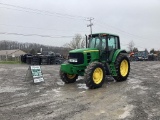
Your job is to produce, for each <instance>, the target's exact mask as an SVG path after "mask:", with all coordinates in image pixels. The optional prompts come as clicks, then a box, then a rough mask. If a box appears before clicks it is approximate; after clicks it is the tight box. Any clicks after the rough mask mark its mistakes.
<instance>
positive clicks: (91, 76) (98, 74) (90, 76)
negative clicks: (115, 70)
mask: <svg viewBox="0 0 160 120" xmlns="http://www.w3.org/2000/svg"><path fill="white" fill-rule="evenodd" d="M105 75H106V73H105V69H104V65H103V64H102V63H100V62H92V63H91V64H89V65H88V66H87V68H86V70H85V74H84V79H85V83H86V86H87V87H89V89H96V88H99V87H102V85H103V83H104V80H105Z"/></svg>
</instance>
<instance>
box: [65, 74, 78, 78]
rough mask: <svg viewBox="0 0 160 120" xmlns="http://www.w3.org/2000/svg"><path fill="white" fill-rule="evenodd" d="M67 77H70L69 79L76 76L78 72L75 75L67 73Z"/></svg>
mask: <svg viewBox="0 0 160 120" xmlns="http://www.w3.org/2000/svg"><path fill="white" fill-rule="evenodd" d="M67 77H68V78H69V79H73V78H75V77H76V74H73V75H70V74H67Z"/></svg>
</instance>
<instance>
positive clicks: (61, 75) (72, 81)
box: [59, 70, 78, 84]
mask: <svg viewBox="0 0 160 120" xmlns="http://www.w3.org/2000/svg"><path fill="white" fill-rule="evenodd" d="M59 74H60V78H61V79H62V81H63V82H65V83H66V84H69V83H74V82H75V81H76V79H77V78H78V75H76V76H75V77H74V78H73V79H69V78H68V77H67V73H64V72H62V71H61V70H60V72H59Z"/></svg>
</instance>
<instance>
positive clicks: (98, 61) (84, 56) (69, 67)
mask: <svg viewBox="0 0 160 120" xmlns="http://www.w3.org/2000/svg"><path fill="white" fill-rule="evenodd" d="M87 38H88V39H87ZM129 72H130V62H129V59H128V57H127V52H126V51H125V50H121V49H120V40H119V36H118V35H113V34H109V33H98V34H91V35H89V36H88V37H86V48H84V49H75V50H71V51H70V52H69V58H68V63H65V64H61V68H60V77H61V79H62V81H63V82H65V83H66V84H69V83H74V82H75V81H76V79H77V78H78V76H84V80H85V83H86V86H87V87H89V88H90V89H95V88H99V87H101V86H102V85H103V83H104V80H105V76H106V75H111V76H113V78H114V79H115V80H116V81H124V80H126V79H127V77H128V75H129Z"/></svg>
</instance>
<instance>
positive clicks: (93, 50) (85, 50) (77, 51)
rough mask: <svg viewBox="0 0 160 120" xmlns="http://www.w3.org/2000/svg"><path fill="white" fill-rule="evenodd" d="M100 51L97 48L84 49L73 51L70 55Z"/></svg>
mask: <svg viewBox="0 0 160 120" xmlns="http://www.w3.org/2000/svg"><path fill="white" fill-rule="evenodd" d="M95 51H97V52H98V51H99V50H98V49H97V48H83V49H75V50H71V51H70V52H69V53H85V52H95Z"/></svg>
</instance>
